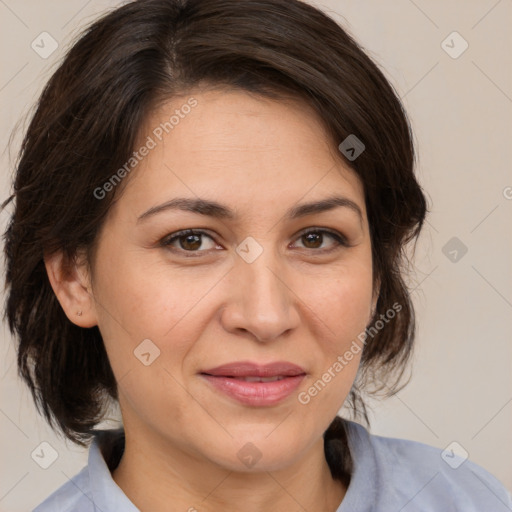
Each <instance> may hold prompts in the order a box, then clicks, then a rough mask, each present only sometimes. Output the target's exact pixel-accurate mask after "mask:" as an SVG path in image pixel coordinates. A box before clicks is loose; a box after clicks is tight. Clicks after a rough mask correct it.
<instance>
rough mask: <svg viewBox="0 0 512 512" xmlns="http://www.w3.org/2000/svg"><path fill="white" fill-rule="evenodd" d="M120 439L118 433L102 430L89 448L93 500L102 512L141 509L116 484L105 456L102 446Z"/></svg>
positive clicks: (134, 511) (137, 511) (136, 511)
mask: <svg viewBox="0 0 512 512" xmlns="http://www.w3.org/2000/svg"><path fill="white" fill-rule="evenodd" d="M115 438H117V439H119V433H118V432H117V431H116V435H114V434H112V433H109V434H107V432H105V431H104V432H102V433H101V434H100V435H99V436H95V437H94V439H93V442H92V443H91V446H90V448H89V460H88V468H89V482H90V486H91V494H92V500H93V502H94V504H95V505H96V507H97V508H98V509H99V511H100V512H119V511H121V510H122V511H123V512H140V511H139V509H138V508H137V507H136V506H135V505H134V504H133V503H132V502H131V501H130V500H129V499H128V497H127V496H126V494H125V493H124V492H123V491H122V489H121V488H120V487H119V486H118V485H117V484H116V482H115V481H114V479H113V478H112V475H111V473H110V469H109V467H108V466H107V462H106V461H105V459H104V457H103V453H102V451H101V448H100V446H101V445H102V444H104V443H103V442H104V441H105V444H106V443H108V442H114V439H115Z"/></svg>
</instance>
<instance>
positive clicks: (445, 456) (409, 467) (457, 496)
mask: <svg viewBox="0 0 512 512" xmlns="http://www.w3.org/2000/svg"><path fill="white" fill-rule="evenodd" d="M348 424H349V439H350V436H351V437H352V442H353V443H354V447H356V445H357V446H358V447H359V451H360V453H361V450H362V449H364V450H365V451H366V452H370V459H371V465H372V466H373V471H374V477H375V479H376V480H377V482H376V483H377V487H378V488H379V493H380V496H379V500H381V501H382V502H388V503H389V504H393V506H395V505H400V506H402V507H403V510H404V512H405V511H406V510H407V511H409V510H411V511H412V510H441V509H442V510H444V511H461V512H462V511H464V512H473V511H474V512H476V511H481V510H493V511H495V512H501V511H503V512H506V511H511V510H512V497H511V495H510V493H509V492H508V491H507V489H506V488H505V487H504V486H503V484H501V482H500V481H499V480H498V479H497V478H495V477H494V476H493V475H492V474H490V473H489V472H488V471H486V470H485V469H483V468H482V467H481V466H479V465H477V464H475V463H474V462H472V461H470V460H469V459H468V458H467V457H462V456H459V455H457V454H456V453H454V451H453V449H452V447H451V446H449V447H448V448H447V449H445V450H442V449H439V448H436V447H434V446H429V445H426V444H423V443H419V442H417V441H410V440H406V439H396V438H391V437H383V436H378V435H374V434H370V433H369V432H368V431H367V430H366V429H365V428H364V427H363V426H361V425H359V424H357V423H353V422H348ZM366 460H367V461H368V460H369V459H368V458H367V459H366ZM354 463H355V465H356V466H357V457H356V459H355V461H354ZM439 507H442V508H439ZM383 510H384V509H383Z"/></svg>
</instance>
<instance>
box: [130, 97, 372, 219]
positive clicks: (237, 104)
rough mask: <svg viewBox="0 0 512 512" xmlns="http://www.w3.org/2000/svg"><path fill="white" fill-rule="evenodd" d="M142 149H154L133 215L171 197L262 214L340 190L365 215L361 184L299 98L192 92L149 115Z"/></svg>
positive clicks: (135, 192)
mask: <svg viewBox="0 0 512 512" xmlns="http://www.w3.org/2000/svg"><path fill="white" fill-rule="evenodd" d="M191 99H192V100H193V101H191ZM190 105H194V106H192V107H190ZM143 146H147V147H151V149H150V150H149V151H145V153H146V156H145V157H144V158H142V159H141V160H140V162H138V163H137V165H136V168H135V169H134V172H133V173H132V174H131V175H130V176H129V183H127V184H126V185H127V188H126V190H125V191H124V192H123V196H125V195H126V196H128V199H129V202H130V205H131V207H132V208H134V209H135V210H140V209H141V208H143V207H144V206H147V205H148V202H150V203H151V202H154V203H157V202H159V201H168V200H169V199H171V198H172V196H173V195H179V196H184V195H187V196H190V197H209V198H214V197H215V198H216V199H217V200H222V202H226V201H227V202H236V203H237V204H239V205H244V208H248V209H251V208H253V209H258V208H262V207H266V206H269V205H275V206H278V205H279V204H281V203H283V202H286V203H288V202H297V201H300V200H301V198H304V200H314V199H318V198H323V197H325V195H326V194H327V193H328V194H331V195H332V193H333V192H339V193H342V194H343V195H345V196H347V197H348V198H349V199H352V200H354V201H357V202H359V205H360V207H361V209H362V210H363V213H364V200H363V194H364V192H363V186H362V183H361V182H360V180H359V178H358V177H357V175H356V174H355V172H354V171H353V170H352V169H350V168H349V167H348V166H347V165H346V164H345V163H344V161H343V160H342V157H341V156H340V155H339V154H338V153H337V148H336V146H335V145H334V144H333V142H332V141H331V140H330V138H329V136H328V134H327V132H326V130H325V128H324V125H323V123H322V121H321V119H320V118H319V117H318V115H317V114H316V112H315V111H314V110H313V109H312V107H311V106H309V105H308V104H306V103H305V102H302V101H300V100H292V99H286V100H282V101H281V100H273V99H267V98H262V97H260V96H254V95H251V94H248V93H245V92H243V91H238V90H221V91H218V90H216V91H215V90H214V91H194V92H191V93H190V94H188V95H184V96H181V97H176V98H173V99H172V100H171V101H169V102H167V103H165V104H163V105H161V106H160V107H159V108H158V109H157V110H155V111H153V112H152V114H151V115H150V116H148V118H147V119H146V122H145V123H144V126H143V127H142V128H141V131H140V135H139V139H138V143H137V145H136V149H137V148H142V147H143ZM121 202H123V201H122V200H121ZM149 206H151V205H149Z"/></svg>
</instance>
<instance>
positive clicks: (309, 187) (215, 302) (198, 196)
mask: <svg viewBox="0 0 512 512" xmlns="http://www.w3.org/2000/svg"><path fill="white" fill-rule="evenodd" d="M191 96H192V97H193V98H194V99H195V100H196V101H197V104H195V103H194V102H193V101H192V100H190V101H189V102H188V103H187V100H189V99H190V97H191ZM191 96H187V97H183V98H182V99H174V100H173V101H172V102H171V103H169V104H166V105H165V107H163V108H161V109H160V110H158V111H157V112H155V113H154V115H153V116H152V117H151V118H150V119H149V121H148V123H147V125H146V126H145V128H144V130H142V133H141V137H140V141H139V142H140V143H139V145H137V148H140V147H142V146H143V145H145V146H146V150H140V149H138V156H137V159H138V160H137V163H136V164H135V165H134V166H133V168H132V170H131V171H130V172H131V174H129V175H128V176H127V177H125V178H124V179H125V180H127V182H126V183H123V185H125V184H126V188H125V190H124V191H123V193H122V195H121V196H120V199H119V200H118V202H116V203H115V204H114V205H113V206H112V208H111V210H110V212H109V217H108V218H107V220H106V222H105V224H104V226H103V229H102V231H101V233H100V236H99V243H98V247H97V252H96V255H95V260H94V266H93V274H92V277H93V280H92V291H93V296H94V299H95V303H94V307H93V311H94V315H95V319H96V322H97V324H98V326H99V329H100V331H101V334H102V336H103V338H104V341H105V346H106V350H107V353H108V356H109V359H110V362H111V366H112V369H113V371H114V374H115V377H116V380H117V382H118V389H119V400H120V405H121V410H122V413H123V419H124V423H125V428H126V430H127V433H128V432H129V433H130V434H131V436H132V437H133V438H136V437H139V438H140V439H143V438H144V439H148V438H151V439H158V442H161V443H163V444H162V446H164V445H167V446H169V447H173V449H176V450H179V451H180V452H181V453H183V454H186V455H190V456H192V457H194V458H195V459H196V460H197V459H199V460H203V461H208V462H213V463H214V464H217V465H220V466H222V467H225V468H227V469H230V470H235V471H250V470H252V468H253V467H254V468H255V469H257V470H275V469H279V468H284V467H286V466H288V465H289V464H291V463H292V462H293V461H294V460H298V459H299V458H300V457H301V456H302V455H304V454H305V453H306V452H307V450H308V449H310V448H311V447H312V446H313V445H314V443H317V442H318V441H319V439H320V438H321V436H322V434H323V432H324V431H325V429H326V428H327V427H328V425H329V423H330V422H331V420H332V419H333V418H334V416H335V415H336V413H337V412H338V410H339V409H340V407H341V406H342V404H343V402H344V400H345V398H346V397H347V395H348V393H349V391H350V388H351V386H352V383H353V381H354V378H355V376H356V372H357V369H358V365H359V361H360V354H361V351H360V350H357V349H356V348H355V347H356V345H355V344H354V340H356V341H357V336H358V335H359V334H360V333H361V332H362V331H364V329H365V327H366V325H367V323H368V322H369V319H370V313H371V307H372V298H373V296H372V291H373V290H372V261H371V243H370V236H369V227H368V221H367V215H366V210H365V202H364V191H363V187H362V184H361V182H360V181H359V180H358V178H357V177H356V175H355V174H354V172H353V171H351V170H350V169H349V168H348V167H347V166H346V165H345V164H344V163H343V162H342V160H341V157H340V155H337V154H336V151H337V148H336V147H332V146H330V145H329V143H328V137H327V134H326V132H325V131H324V128H323V127H322V125H321V124H320V121H319V119H318V118H317V117H316V115H315V114H314V113H313V111H312V110H310V108H309V107H307V106H306V105H302V104H300V103H291V102H284V101H271V100H263V99H256V98H255V97H253V96H250V95H248V94H246V93H244V92H240V91H222V92H219V91H216V92H215V91H210V92H201V93H197V94H193V95H191ZM187 104H188V105H192V104H194V105H195V106H193V107H191V108H187V107H183V106H184V105H187ZM177 110H178V111H179V112H176V111H177ZM173 115H175V117H174V119H173V121H172V124H171V123H169V119H170V118H171V116H173ZM178 118H179V121H178V122H176V119H178ZM166 122H167V125H166V124H165V123H166ZM166 131H167V132H168V133H166ZM148 137H149V138H148ZM150 139H151V140H150ZM340 142H341V141H340ZM133 163H134V162H132V164H133ZM335 197H336V198H339V199H338V201H337V202H335V201H333V202H332V203H331V204H330V206H329V205H327V206H328V207H321V208H320V207H315V206H309V207H306V206H305V205H311V204H313V203H319V204H321V203H322V202H324V201H326V200H327V199H333V198H335ZM178 198H179V199H180V201H178ZM98 200H101V199H98ZM210 203H212V204H210ZM213 203H215V204H214V205H213ZM173 205H174V206H173ZM324 206H325V205H324ZM186 229H192V230H194V231H195V233H193V234H192V235H190V234H186V233H185V234H182V235H181V236H175V235H177V234H178V232H180V231H182V230H186ZM305 230H310V231H311V233H309V234H304V232H305ZM173 236H175V238H173ZM358 343H359V342H358ZM360 345H361V344H360V343H359V345H357V346H358V347H360ZM347 351H348V352H350V353H351V354H352V357H351V358H350V357H347V356H346V353H347ZM341 360H343V363H342V362H341ZM273 363H276V365H274V366H273V367H272V366H270V367H268V368H266V369H265V368H264V366H265V365H271V364H273ZM225 365H230V366H229V367H225ZM223 366H224V368H219V367H223ZM262 376H266V377H268V378H266V379H264V380H265V381H268V382H260V380H261V377H262ZM251 377H253V378H251ZM272 377H273V378H272ZM283 377H284V378H283ZM276 379H278V380H276ZM255 462H257V464H255Z"/></svg>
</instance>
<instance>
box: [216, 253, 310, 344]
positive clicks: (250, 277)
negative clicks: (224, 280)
mask: <svg viewBox="0 0 512 512" xmlns="http://www.w3.org/2000/svg"><path fill="white" fill-rule="evenodd" d="M229 276H230V282H229V284H228V286H229V290H228V293H229V298H228V300H227V304H226V305H225V307H224V309H223V311H222V316H221V321H222V324H223V326H224V328H225V329H226V330H227V331H228V332H232V333H240V332H241V331H242V332H248V333H250V334H252V335H253V336H254V337H255V338H256V339H257V340H258V341H260V342H266V341H272V340H274V339H277V338H279V337H281V336H283V335H285V334H286V333H287V331H290V332H291V331H292V330H293V329H294V328H296V327H297V326H298V325H299V322H300V315H299V311H298V308H297V302H298V300H299V298H298V296H297V294H296V292H295V291H294V290H293V284H292V283H290V282H286V281H289V279H288V280H287V279H286V275H285V272H284V271H283V269H282V268H281V267H279V265H278V263H277V258H273V257H272V255H271V251H270V250H268V249H267V250H265V251H263V253H262V254H261V255H260V256H259V257H258V258H257V259H256V260H255V261H253V262H252V263H247V262H246V261H244V260H243V259H242V258H240V257H237V258H236V261H235V268H234V269H233V270H232V272H230V273H229Z"/></svg>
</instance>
